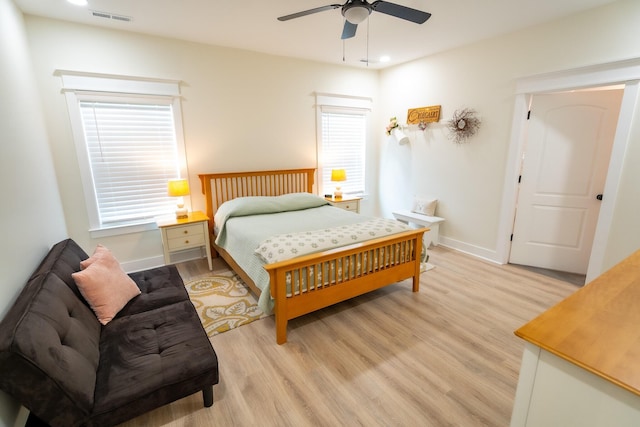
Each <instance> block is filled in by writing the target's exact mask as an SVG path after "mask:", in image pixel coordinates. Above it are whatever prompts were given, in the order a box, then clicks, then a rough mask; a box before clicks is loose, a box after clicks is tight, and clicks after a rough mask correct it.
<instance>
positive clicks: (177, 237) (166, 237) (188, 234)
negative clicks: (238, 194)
mask: <svg viewBox="0 0 640 427" xmlns="http://www.w3.org/2000/svg"><path fill="white" fill-rule="evenodd" d="M157 224H158V228H160V231H161V232H162V247H163V249H164V263H165V264H171V254H172V253H174V252H180V251H184V250H186V249H191V248H198V247H204V249H205V253H206V257H207V262H208V263H209V270H212V269H213V265H212V260H211V245H210V244H209V217H208V216H207V215H205V214H204V213H203V212H200V211H194V212H190V213H189V216H188V217H187V218H181V219H176V218H172V219H167V220H164V221H159V222H157Z"/></svg>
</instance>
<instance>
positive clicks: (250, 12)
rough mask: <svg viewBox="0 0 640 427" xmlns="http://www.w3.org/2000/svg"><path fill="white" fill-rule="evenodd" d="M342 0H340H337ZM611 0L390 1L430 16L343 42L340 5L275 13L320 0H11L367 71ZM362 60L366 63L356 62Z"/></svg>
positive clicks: (380, 17) (383, 19)
mask: <svg viewBox="0 0 640 427" xmlns="http://www.w3.org/2000/svg"><path fill="white" fill-rule="evenodd" d="M343 1H346V0H342V1H341V2H340V4H342V3H343ZM613 1H615V0H394V1H393V2H394V3H397V4H401V5H403V6H408V7H412V8H414V9H419V10H423V11H425V12H429V13H431V14H432V16H431V19H429V20H428V21H427V22H425V23H424V24H422V25H418V24H415V23H413V22H409V21H404V20H402V19H398V18H394V17H392V16H389V15H385V14H382V13H379V12H373V13H372V14H371V16H370V18H369V22H368V24H367V21H365V22H364V23H362V24H360V25H359V27H358V31H357V34H356V36H355V37H354V38H353V39H349V40H347V41H346V42H345V43H344V44H343V42H342V40H340V35H341V33H342V26H343V17H342V15H341V13H340V9H334V10H328V11H323V12H320V13H316V14H313V15H308V16H304V17H301V18H297V19H294V20H290V21H285V22H281V21H278V20H277V19H276V18H277V17H279V16H283V15H288V14H291V13H295V12H299V11H302V10H307V9H312V8H315V7H319V6H325V5H329V4H332V3H331V2H330V1H327V0H88V2H89V5H88V6H84V7H80V6H74V5H72V4H69V3H68V2H67V1H66V0H46V1H45V0H14V2H15V3H16V4H17V5H18V7H19V8H20V9H21V10H22V11H23V12H24V13H25V14H32V15H39V16H46V17H51V18H56V19H61V20H68V21H73V22H80V23H85V24H88V25H94V26H100V27H107V28H113V29H119V30H124V31H133V32H138V33H146V34H152V35H157V36H166V37H171V38H177V39H182V40H188V41H194V42H201V43H207V44H212V45H218V46H227V47H234V48H240V49H246V50H251V51H257V52H263V53H268V54H274V55H281V56H288V57H296V58H304V59H311V60H315V61H321V62H329V63H337V64H345V65H349V66H357V67H367V66H368V67H370V68H374V69H378V68H383V67H386V66H390V65H395V64H399V63H402V62H406V61H410V60H412V59H416V58H420V57H423V56H427V55H430V54H433V53H436V52H439V51H443V50H446V49H450V48H453V47H456V46H461V45H464V44H468V43H470V42H473V41H476V40H481V39H486V38H490V37H494V36H497V35H500V34H505V33H508V32H512V31H515V30H518V29H521V28H525V27H529V26H532V25H536V24H540V23H543V22H547V21H551V20H554V19H557V18H559V17H562V16H566V15H571V14H574V13H576V12H579V11H582V10H586V9H589V8H592V7H596V6H599V5H603V4H606V3H612V2H613ZM91 11H98V12H105V13H108V14H113V15H119V16H125V17H129V18H131V21H130V22H121V21H117V20H113V19H108V18H98V17H95V16H93V13H92V12H91ZM367 26H368V27H369V28H368V31H367ZM367 41H368V46H367ZM343 53H344V60H343ZM382 55H389V56H390V57H391V61H390V62H387V63H379V62H378V59H379V58H380V56H382ZM367 58H369V61H370V64H369V65H367V64H366V63H365V62H362V61H361V60H365V59H367Z"/></svg>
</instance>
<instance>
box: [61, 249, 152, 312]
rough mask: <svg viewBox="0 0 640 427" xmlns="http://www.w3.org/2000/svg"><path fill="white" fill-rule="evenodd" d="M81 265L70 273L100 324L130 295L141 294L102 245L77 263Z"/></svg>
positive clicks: (119, 308)
mask: <svg viewBox="0 0 640 427" xmlns="http://www.w3.org/2000/svg"><path fill="white" fill-rule="evenodd" d="M83 264H84V266H83ZM80 268H83V270H81V271H78V272H76V273H73V274H72V275H71V276H72V277H73V280H74V281H75V282H76V285H77V286H78V289H79V290H80V293H81V294H82V296H83V297H84V299H85V300H87V302H88V303H89V305H90V306H91V309H92V310H93V311H94V312H95V314H96V317H97V318H98V320H99V321H100V323H102V324H103V325H106V324H107V323H109V322H110V321H111V319H113V318H114V317H115V316H116V314H118V312H119V311H120V310H122V307H124V306H125V305H126V304H127V303H128V302H129V301H130V300H131V299H132V298H134V297H136V296H137V295H140V288H138V285H136V282H134V281H133V279H131V277H129V276H128V275H127V273H125V272H124V270H123V269H122V267H121V266H120V263H119V262H118V260H117V259H116V258H115V257H114V256H113V254H111V251H109V250H108V249H107V248H105V247H104V246H102V245H98V247H97V248H96V251H95V252H94V253H93V255H92V256H91V257H90V258H88V259H86V260H84V261H82V262H81V263H80Z"/></svg>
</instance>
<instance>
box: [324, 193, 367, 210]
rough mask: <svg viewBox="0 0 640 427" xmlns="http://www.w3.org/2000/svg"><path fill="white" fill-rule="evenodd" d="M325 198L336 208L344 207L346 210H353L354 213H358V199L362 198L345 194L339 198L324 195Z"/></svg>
mask: <svg viewBox="0 0 640 427" xmlns="http://www.w3.org/2000/svg"><path fill="white" fill-rule="evenodd" d="M325 200H326V201H327V202H329V203H331V204H332V205H333V206H335V207H337V208H340V209H344V210H346V211H351V212H355V213H360V200H362V197H349V196H346V197H343V198H341V199H335V198H333V197H325Z"/></svg>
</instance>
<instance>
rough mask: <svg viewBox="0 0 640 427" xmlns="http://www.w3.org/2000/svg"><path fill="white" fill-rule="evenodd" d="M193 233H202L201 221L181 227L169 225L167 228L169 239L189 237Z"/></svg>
mask: <svg viewBox="0 0 640 427" xmlns="http://www.w3.org/2000/svg"><path fill="white" fill-rule="evenodd" d="M194 234H204V231H203V229H202V223H198V224H189V225H183V226H181V227H171V228H169V229H168V230H167V238H168V239H169V240H171V239H177V238H182V237H191V236H192V235H194Z"/></svg>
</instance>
